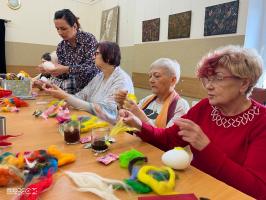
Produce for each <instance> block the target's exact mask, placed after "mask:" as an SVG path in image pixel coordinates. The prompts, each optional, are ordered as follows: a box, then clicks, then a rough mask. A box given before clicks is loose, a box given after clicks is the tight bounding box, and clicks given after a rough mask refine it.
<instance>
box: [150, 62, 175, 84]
mask: <svg viewBox="0 0 266 200" xmlns="http://www.w3.org/2000/svg"><path fill="white" fill-rule="evenodd" d="M152 68H162V69H164V70H165V71H166V73H167V75H168V76H169V77H176V84H177V83H178V81H179V79H180V65H179V63H178V62H177V61H176V60H172V59H170V58H159V59H157V60H155V61H154V62H153V63H152V64H151V67H150V69H152Z"/></svg>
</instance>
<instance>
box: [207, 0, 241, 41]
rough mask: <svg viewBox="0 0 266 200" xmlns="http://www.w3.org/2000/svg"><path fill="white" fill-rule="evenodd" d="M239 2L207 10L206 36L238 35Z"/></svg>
mask: <svg viewBox="0 0 266 200" xmlns="http://www.w3.org/2000/svg"><path fill="white" fill-rule="evenodd" d="M238 7H239V1H232V2H228V3H223V4H218V5H214V6H210V7H206V9H205V22H204V36H210V35H220V34H230V33H236V31H237V19H238Z"/></svg>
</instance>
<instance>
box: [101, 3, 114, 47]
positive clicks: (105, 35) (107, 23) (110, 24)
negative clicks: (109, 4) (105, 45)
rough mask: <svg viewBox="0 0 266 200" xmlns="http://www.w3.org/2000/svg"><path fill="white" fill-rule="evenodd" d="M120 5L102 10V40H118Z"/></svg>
mask: <svg viewBox="0 0 266 200" xmlns="http://www.w3.org/2000/svg"><path fill="white" fill-rule="evenodd" d="M118 19H119V6H116V7H114V8H111V9H108V10H104V11H102V20H101V33H100V41H111V42H117V36H118V33H117V32H118Z"/></svg>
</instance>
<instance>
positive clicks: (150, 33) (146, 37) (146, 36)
mask: <svg viewBox="0 0 266 200" xmlns="http://www.w3.org/2000/svg"><path fill="white" fill-rule="evenodd" d="M159 38H160V18H156V19H151V20H146V21H143V22H142V42H150V41H159Z"/></svg>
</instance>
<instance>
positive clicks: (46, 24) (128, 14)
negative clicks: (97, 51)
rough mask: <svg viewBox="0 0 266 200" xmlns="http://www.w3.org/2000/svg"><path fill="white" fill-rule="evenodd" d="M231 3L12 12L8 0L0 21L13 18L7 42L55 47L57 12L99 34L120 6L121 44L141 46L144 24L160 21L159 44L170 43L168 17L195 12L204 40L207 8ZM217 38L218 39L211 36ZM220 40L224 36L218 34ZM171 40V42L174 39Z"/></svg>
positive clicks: (137, 1)
mask: <svg viewBox="0 0 266 200" xmlns="http://www.w3.org/2000/svg"><path fill="white" fill-rule="evenodd" d="M230 1H232V0H98V1H96V3H94V4H92V5H90V4H88V3H81V2H89V1H86V0H56V1H55V0H45V1H44V0H25V1H21V2H22V7H21V8H20V9H19V10H11V9H10V8H9V7H8V6H7V5H6V2H7V1H6V0H0V18H4V19H10V20H12V22H11V23H8V24H7V26H6V40H7V41H14V42H25V43H36V44H48V45H56V44H57V43H58V42H59V41H60V38H59V36H58V35H57V33H56V30H55V28H54V24H53V16H54V12H55V11H56V10H59V9H63V8H70V9H71V10H72V11H73V12H74V13H75V14H76V15H77V16H78V17H80V23H81V26H82V28H83V30H85V31H89V32H91V33H93V34H94V35H95V36H96V37H97V38H99V35H100V23H101V12H102V10H105V9H109V8H112V7H114V6H117V5H119V6H120V19H119V20H120V23H119V40H118V42H119V44H120V46H131V45H134V44H139V43H141V40H142V21H144V20H149V19H153V18H158V17H160V18H161V22H160V23H161V28H160V41H161V42H164V41H168V39H167V32H168V16H169V15H171V14H175V13H179V12H184V11H188V10H192V24H191V37H190V38H191V39H195V38H204V36H203V32H204V17H205V7H206V6H211V5H216V4H220V3H225V2H230ZM247 7H248V0H240V8H239V16H238V28H237V34H238V35H244V34H245V28H246V16H247ZM224 36H228V35H224ZM212 37H215V36H212ZM219 37H221V35H219ZM171 41H172V40H171Z"/></svg>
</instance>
